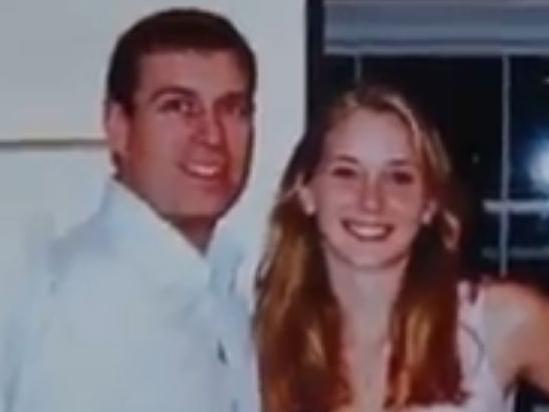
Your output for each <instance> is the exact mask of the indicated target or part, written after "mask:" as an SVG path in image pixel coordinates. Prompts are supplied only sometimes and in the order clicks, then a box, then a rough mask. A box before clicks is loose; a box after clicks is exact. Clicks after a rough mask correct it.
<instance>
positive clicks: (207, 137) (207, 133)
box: [198, 110, 225, 148]
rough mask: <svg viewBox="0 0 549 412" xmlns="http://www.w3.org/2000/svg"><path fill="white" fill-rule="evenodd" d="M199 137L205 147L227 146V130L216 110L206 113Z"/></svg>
mask: <svg viewBox="0 0 549 412" xmlns="http://www.w3.org/2000/svg"><path fill="white" fill-rule="evenodd" d="M198 136H199V140H200V143H202V144H203V145H205V146H208V147H212V148H221V147H223V146H224V145H225V128H224V126H223V121H222V119H221V116H220V115H219V113H216V111H215V110H206V111H204V113H203V116H202V119H201V123H200V133H199V134H198Z"/></svg>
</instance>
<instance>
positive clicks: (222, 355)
mask: <svg viewBox="0 0 549 412" xmlns="http://www.w3.org/2000/svg"><path fill="white" fill-rule="evenodd" d="M217 359H219V360H220V361H221V363H222V364H224V365H226V364H227V353H226V352H225V348H224V347H223V345H222V344H221V342H218V343H217Z"/></svg>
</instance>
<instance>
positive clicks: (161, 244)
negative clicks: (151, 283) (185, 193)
mask: <svg viewBox="0 0 549 412" xmlns="http://www.w3.org/2000/svg"><path fill="white" fill-rule="evenodd" d="M100 215H102V216H103V219H104V221H105V223H106V225H107V226H108V227H109V228H110V231H111V233H112V235H113V236H115V237H116V240H117V243H118V244H120V246H121V247H122V248H124V249H125V250H126V251H127V252H129V253H131V254H132V256H133V258H134V259H135V260H136V262H138V263H139V264H140V265H147V266H150V267H154V268H155V270H154V272H155V276H159V277H166V278H167V277H174V276H175V277H177V278H179V277H181V276H185V277H188V279H187V280H189V282H192V283H193V285H194V286H200V287H211V286H212V285H215V286H216V287H220V288H223V289H225V288H228V287H230V285H231V283H232V277H233V274H234V271H235V270H236V267H237V265H238V263H239V261H240V260H241V253H240V248H239V247H238V246H237V245H236V243H235V241H234V239H233V238H232V237H231V236H230V234H229V233H228V231H227V227H226V225H225V224H224V223H223V222H222V221H221V222H219V224H218V225H216V229H215V231H214V234H213V237H212V240H211V241H210V245H209V247H208V250H207V252H206V254H205V255H203V254H201V253H200V251H199V250H198V249H197V248H196V247H195V246H194V245H192V244H191V243H190V242H189V240H188V239H187V238H185V236H183V235H182V234H181V233H180V232H179V231H177V230H176V229H175V228H174V227H173V226H171V225H170V224H169V223H168V222H166V221H165V220H163V219H162V218H161V217H160V216H159V215H158V214H157V213H156V212H155V211H154V210H153V209H152V208H151V207H150V206H149V205H148V204H147V203H146V202H144V201H143V200H142V199H140V198H139V197H138V196H137V195H136V194H134V193H133V192H132V191H131V190H130V189H128V188H127V187H126V186H125V185H123V184H121V183H119V182H117V181H116V180H110V181H109V182H108V183H107V185H106V188H105V193H104V196H103V200H102V203H101V207H100ZM160 273H161V274H160Z"/></svg>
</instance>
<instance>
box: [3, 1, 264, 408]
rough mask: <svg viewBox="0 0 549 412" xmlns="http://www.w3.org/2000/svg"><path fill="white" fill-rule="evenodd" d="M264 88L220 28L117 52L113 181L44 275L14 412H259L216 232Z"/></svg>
mask: <svg viewBox="0 0 549 412" xmlns="http://www.w3.org/2000/svg"><path fill="white" fill-rule="evenodd" d="M255 86H256V63H255V57H254V55H253V52H252V51H251V49H250V47H249V46H248V44H247V43H246V41H245V40H244V38H243V37H242V36H241V35H240V34H239V33H238V31H237V30H236V29H235V28H234V27H233V26H232V25H231V24H230V23H229V22H228V21H227V20H225V19H224V18H222V17H220V16H217V15H214V14H212V13H209V12H204V11H199V10H194V9H173V10H167V11H162V12H160V13H157V14H154V15H151V16H148V17H146V18H144V19H143V20H141V21H139V22H138V23H137V24H135V25H134V26H133V27H131V28H130V29H129V30H128V31H127V32H126V33H124V34H123V35H122V36H121V37H120V39H119V41H118V43H117V45H116V47H115V50H114V53H113V55H112V58H111V64H110V68H109V71H108V75H107V92H106V101H105V111H104V124H105V130H106V134H107V141H108V145H109V149H110V153H111V157H112V159H113V164H114V168H115V176H114V178H113V180H112V181H111V182H109V183H108V184H107V187H106V191H105V195H104V198H103V201H102V204H101V206H100V209H99V211H98V212H97V213H96V214H95V215H94V216H93V217H92V218H91V219H90V220H89V221H88V222H86V223H85V224H84V225H83V226H81V227H80V228H77V229H76V230H75V231H73V232H72V233H70V234H68V235H67V236H66V237H65V238H63V239H60V240H58V241H56V242H54V244H53V246H52V247H51V250H50V252H49V253H48V254H47V256H46V257H45V258H44V260H43V265H42V267H40V268H39V270H40V271H42V272H44V271H47V272H48V276H43V275H42V278H44V279H46V281H45V282H46V285H45V286H44V287H35V289H39V292H38V293H35V294H34V295H33V299H32V302H33V309H32V310H31V313H30V315H28V317H27V322H26V325H27V326H25V327H24V328H21V330H23V332H21V331H20V335H18V336H20V339H19V340H20V341H21V342H23V344H22V345H19V349H18V355H17V358H18V359H19V360H18V361H16V362H14V366H13V368H14V370H15V373H13V375H12V377H11V380H10V383H9V385H8V386H7V388H6V389H5V391H4V392H5V398H6V402H5V403H6V407H7V409H8V410H11V411H17V412H19V411H23V412H30V411H40V412H49V411H51V412H69V411H70V412H76V411H78V412H87V411H89V412H92V411H93V412H99V411H101V412H111V411H112V412H114V411H116V412H123V411H128V412H140V411H143V412H145V411H147V412H151V411H162V412H172V411H173V412H176V411H177V412H181V411H193V412H201V411H212V412H221V411H245V412H249V411H254V410H255V409H256V408H257V393H256V385H255V375H254V368H253V360H252V355H251V353H252V351H251V349H250V342H249V331H248V330H247V328H248V321H249V320H248V319H247V316H246V314H245V311H244V309H243V308H244V307H245V305H244V303H242V304H240V302H239V301H238V299H237V298H236V296H234V294H233V293H232V291H231V281H232V275H233V274H234V271H235V269H236V267H237V266H238V260H239V257H238V254H237V253H235V251H234V245H232V243H231V242H230V241H228V240H227V239H225V238H223V236H222V235H221V234H219V233H217V232H218V231H219V230H218V229H219V228H217V226H218V221H219V219H220V218H221V217H223V216H224V215H225V213H226V212H227V211H228V209H229V208H230V207H231V206H232V205H233V203H234V202H235V201H236V200H237V199H238V197H239V194H240V193H241V191H242V189H243V187H244V184H245V181H246V176H247V173H248V166H249V161H250V153H251V146H252V134H253V130H252V129H253V126H252V123H253V122H252V115H253V96H254V92H255ZM221 232H222V231H221ZM14 340H17V339H14ZM15 345H16V346H17V345H18V343H17V342H16V343H15Z"/></svg>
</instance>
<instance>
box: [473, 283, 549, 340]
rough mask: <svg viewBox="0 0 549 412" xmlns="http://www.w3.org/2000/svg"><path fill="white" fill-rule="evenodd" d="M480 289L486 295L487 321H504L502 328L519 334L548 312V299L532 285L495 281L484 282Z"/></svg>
mask: <svg viewBox="0 0 549 412" xmlns="http://www.w3.org/2000/svg"><path fill="white" fill-rule="evenodd" d="M479 289H480V293H482V294H483V295H484V301H485V303H484V310H485V316H487V319H502V320H503V321H504V322H503V323H502V325H501V326H502V327H503V326H504V327H505V329H507V328H510V329H514V330H515V332H517V331H518V330H520V328H521V327H523V326H527V325H528V324H529V323H530V322H532V321H535V320H536V319H537V318H538V317H539V316H541V315H543V314H544V312H545V311H546V310H547V305H548V300H547V298H546V297H545V296H543V294H542V293H541V292H540V291H539V290H537V289H536V288H535V287H533V286H531V285H527V284H521V283H518V282H515V281H512V280H493V281H486V282H483V283H482V284H480V285H479ZM516 328H518V329H516Z"/></svg>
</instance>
